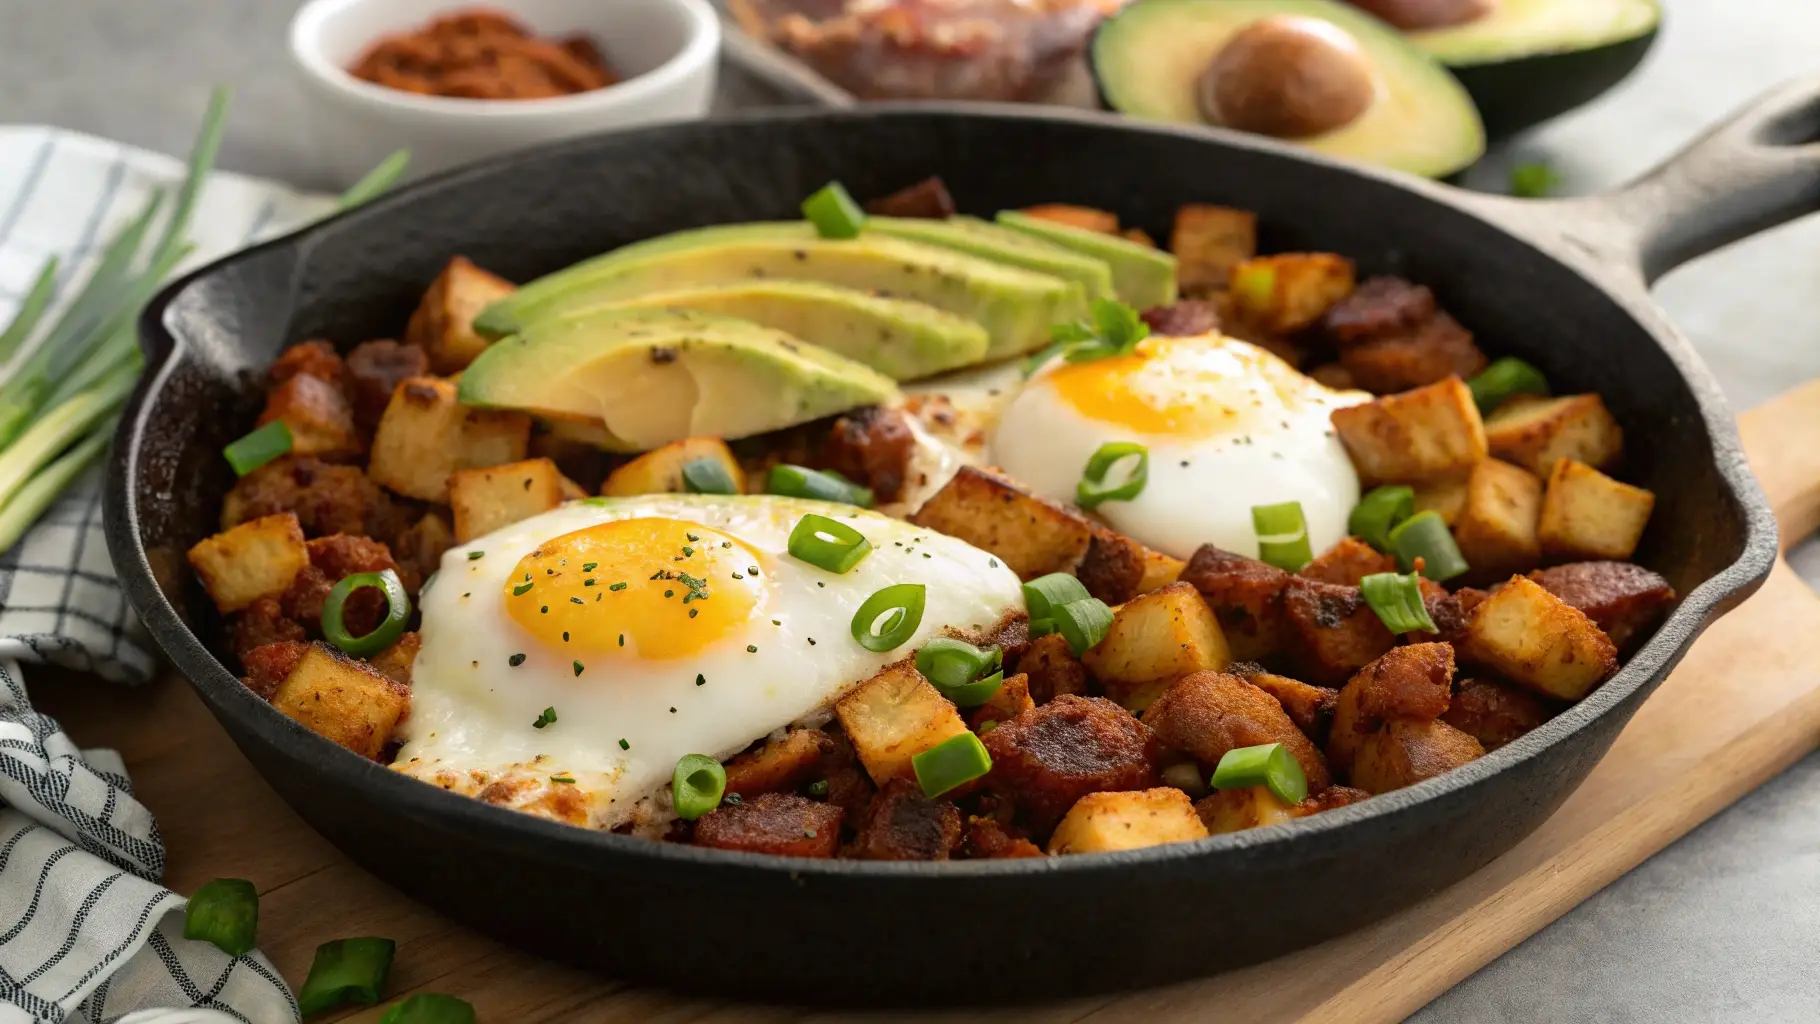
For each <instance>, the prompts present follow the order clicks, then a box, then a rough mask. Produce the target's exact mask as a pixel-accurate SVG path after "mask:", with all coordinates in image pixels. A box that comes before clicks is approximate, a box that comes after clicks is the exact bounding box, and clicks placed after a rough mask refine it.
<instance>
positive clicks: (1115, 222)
mask: <svg viewBox="0 0 1820 1024" xmlns="http://www.w3.org/2000/svg"><path fill="white" fill-rule="evenodd" d="M1024 213H1025V214H1026V215H1028V216H1031V217H1035V218H1036V219H1038V220H1049V221H1054V222H1055V223H1057V224H1066V225H1068V226H1069V227H1071V228H1080V229H1081V230H1082V231H1098V232H1100V233H1101V234H1107V235H1116V234H1118V231H1119V215H1118V214H1116V213H1112V212H1110V211H1107V210H1096V209H1094V208H1093V207H1091V206H1073V205H1070V204H1068V203H1043V204H1041V205H1039V206H1026V207H1024Z"/></svg>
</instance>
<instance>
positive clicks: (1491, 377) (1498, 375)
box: [1466, 356, 1548, 416]
mask: <svg viewBox="0 0 1820 1024" xmlns="http://www.w3.org/2000/svg"><path fill="white" fill-rule="evenodd" d="M1466 387H1467V388H1468V389H1469V390H1470V391H1471V392H1472V400H1473V404H1474V405H1477V406H1478V407H1479V415H1481V416H1490V415H1491V414H1492V412H1494V411H1495V410H1496V409H1497V408H1498V406H1500V405H1503V404H1504V403H1505V402H1507V401H1509V400H1510V399H1511V398H1513V397H1515V396H1517V395H1543V396H1546V395H1547V394H1548V378H1547V377H1544V376H1542V371H1541V370H1538V369H1536V368H1535V367H1533V366H1531V365H1529V364H1528V363H1526V362H1524V361H1523V360H1521V359H1518V358H1517V357H1515V356H1505V357H1504V358H1502V359H1498V360H1494V361H1493V362H1492V364H1491V365H1490V366H1487V367H1486V368H1485V369H1483V370H1480V371H1479V372H1478V373H1475V374H1473V376H1472V379H1471V380H1468V381H1467V382H1466Z"/></svg>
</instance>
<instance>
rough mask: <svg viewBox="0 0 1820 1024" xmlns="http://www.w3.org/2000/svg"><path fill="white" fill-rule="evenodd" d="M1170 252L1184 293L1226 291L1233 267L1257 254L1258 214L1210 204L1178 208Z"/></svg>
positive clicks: (1190, 204) (1189, 204)
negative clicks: (1173, 256) (1173, 257)
mask: <svg viewBox="0 0 1820 1024" xmlns="http://www.w3.org/2000/svg"><path fill="white" fill-rule="evenodd" d="M1169 251H1170V252H1173V253H1175V259H1176V270H1175V276H1176V281H1177V282H1178V283H1179V284H1180V286H1181V289H1182V294H1184V295H1198V294H1200V293H1202V292H1207V291H1220V290H1224V289H1225V288H1226V287H1228V285H1229V284H1230V283H1231V280H1232V268H1234V267H1236V266H1238V265H1239V264H1241V263H1243V262H1245V261H1246V260H1248V259H1251V258H1252V257H1253V256H1256V255H1257V254H1258V215H1257V214H1255V213H1252V212H1251V211H1250V210H1234V209H1232V208H1230V207H1226V206H1213V205H1211V204H1208V203H1187V204H1185V205H1183V206H1180V207H1177V208H1176V211H1175V229H1174V230H1173V231H1172V232H1170V235H1169Z"/></svg>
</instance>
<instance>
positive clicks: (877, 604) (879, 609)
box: [849, 583, 929, 652]
mask: <svg viewBox="0 0 1820 1024" xmlns="http://www.w3.org/2000/svg"><path fill="white" fill-rule="evenodd" d="M928 596H929V588H928V587H925V586H923V585H922V584H921V583H898V584H894V585H892V586H889V587H886V588H885V589H883V590H880V591H879V592H878V593H876V594H873V595H872V596H871V597H868V598H866V601H865V603H864V604H862V605H860V606H859V611H857V612H855V613H853V623H852V625H851V626H850V627H849V629H850V631H851V632H852V633H853V639H855V640H858V641H859V645H860V646H861V647H864V648H865V649H866V650H868V651H874V652H884V651H893V650H896V649H897V648H899V647H902V646H903V645H904V644H906V643H908V642H909V641H910V638H911V637H912V636H914V635H916V630H917V627H918V626H921V625H922V624H923V603H924V602H925V601H926V600H928Z"/></svg>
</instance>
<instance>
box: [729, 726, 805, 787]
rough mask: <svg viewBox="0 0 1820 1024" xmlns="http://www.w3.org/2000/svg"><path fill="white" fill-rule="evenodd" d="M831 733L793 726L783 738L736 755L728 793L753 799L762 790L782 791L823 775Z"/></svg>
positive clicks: (731, 770) (730, 761)
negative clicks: (823, 759) (823, 758)
mask: <svg viewBox="0 0 1820 1024" xmlns="http://www.w3.org/2000/svg"><path fill="white" fill-rule="evenodd" d="M828 745H829V739H828V734H827V733H825V732H822V731H821V730H820V729H791V730H790V731H789V732H787V733H784V738H783V739H781V740H766V741H765V744H764V746H762V747H759V748H758V749H757V750H748V751H746V752H744V753H742V754H736V755H734V756H733V757H732V758H730V759H729V760H728V761H727V764H726V769H727V792H729V793H738V794H739V795H740V796H742V797H744V798H746V799H748V800H749V799H751V798H752V797H755V796H757V795H758V794H760V793H781V792H788V791H790V790H793V789H796V788H797V787H799V786H803V785H807V784H808V783H811V782H814V781H815V780H816V779H817V778H819V777H820V776H819V774H818V773H819V772H820V771H821V764H822V751H823V750H825V749H827V747H828Z"/></svg>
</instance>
